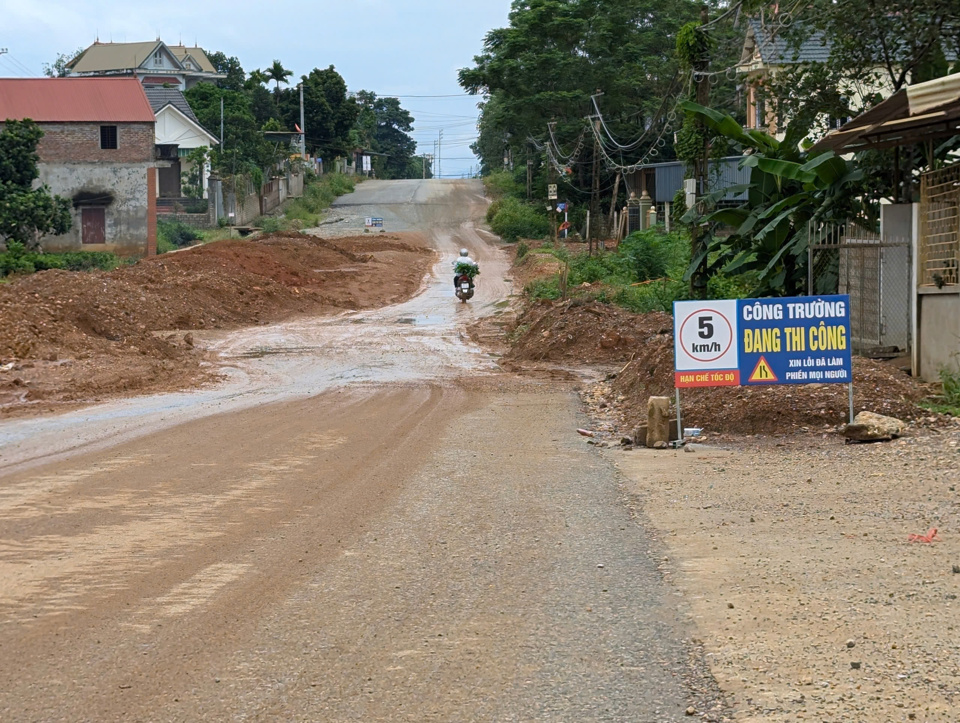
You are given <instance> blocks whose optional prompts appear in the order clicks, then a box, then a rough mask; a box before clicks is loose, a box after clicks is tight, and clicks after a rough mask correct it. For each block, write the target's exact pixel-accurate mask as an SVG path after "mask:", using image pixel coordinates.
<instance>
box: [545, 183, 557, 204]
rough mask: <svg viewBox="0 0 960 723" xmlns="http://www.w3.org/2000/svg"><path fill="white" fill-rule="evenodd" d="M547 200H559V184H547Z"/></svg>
mask: <svg viewBox="0 0 960 723" xmlns="http://www.w3.org/2000/svg"><path fill="white" fill-rule="evenodd" d="M547 200H548V201H556V200H557V184H556V183H551V184H549V185H547Z"/></svg>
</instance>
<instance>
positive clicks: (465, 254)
mask: <svg viewBox="0 0 960 723" xmlns="http://www.w3.org/2000/svg"><path fill="white" fill-rule="evenodd" d="M460 255H461V256H469V255H470V252H469V251H467V250H466V249H460Z"/></svg>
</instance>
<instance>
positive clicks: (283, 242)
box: [0, 233, 435, 414]
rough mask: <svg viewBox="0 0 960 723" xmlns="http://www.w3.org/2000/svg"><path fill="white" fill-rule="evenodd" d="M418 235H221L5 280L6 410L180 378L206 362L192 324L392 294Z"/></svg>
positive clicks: (404, 276)
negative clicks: (98, 265) (129, 258)
mask: <svg viewBox="0 0 960 723" xmlns="http://www.w3.org/2000/svg"><path fill="white" fill-rule="evenodd" d="M420 241H421V239H420V238H419V237H417V236H416V235H403V236H400V235H390V236H378V237H376V238H371V237H358V238H344V239H337V240H336V241H330V240H327V239H320V238H316V237H314V236H307V235H304V234H289V233H287V234H274V235H271V236H267V237H264V238H260V239H256V240H245V241H221V242H217V243H211V244H207V245H205V246H199V247H196V248H193V249H189V250H186V251H182V252H177V253H171V254H164V255H162V256H157V257H154V258H150V259H144V260H142V261H140V262H138V263H137V264H136V265H134V266H130V267H122V268H119V269H116V270H114V271H110V272H92V273H76V272H67V271H45V272H41V273H38V274H33V275H31V276H26V277H23V278H19V279H16V280H14V281H12V282H10V283H8V284H4V285H2V286H0V318H2V319H3V323H2V325H0V414H10V413H12V412H15V411H23V410H24V409H25V408H26V409H30V408H34V407H37V406H38V405H37V402H39V401H43V402H46V403H47V406H49V403H50V402H60V401H80V400H83V401H88V400H95V399H99V398H101V397H103V396H107V395H114V394H118V393H119V394H122V393H126V392H134V391H136V392H146V391H160V390H168V389H179V388H183V387H186V386H189V385H192V384H195V383H197V382H198V381H200V380H202V379H203V378H204V376H205V375H206V374H208V373H209V371H210V366H211V365H210V364H204V354H203V352H202V351H201V350H198V349H196V348H194V346H193V343H192V335H190V334H182V333H173V332H177V331H178V330H179V331H183V330H197V329H229V328H236V327H241V326H247V325H251V324H257V323H267V322H273V321H279V320H282V319H285V318H288V317H290V316H293V315H296V314H322V313H329V312H338V311H342V310H347V309H364V308H372V307H377V306H382V305H385V304H390V303H396V302H398V301H401V300H404V299H406V298H409V297H410V296H412V295H413V294H414V293H416V291H417V290H418V289H419V288H420V285H421V283H422V281H423V277H424V275H425V274H426V273H427V272H428V271H429V268H430V266H431V265H432V263H433V261H434V258H435V256H434V252H433V251H431V250H430V249H428V248H425V247H424V246H421V245H418V243H419V242H420Z"/></svg>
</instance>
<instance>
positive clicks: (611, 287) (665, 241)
mask: <svg viewBox="0 0 960 723" xmlns="http://www.w3.org/2000/svg"><path fill="white" fill-rule="evenodd" d="M528 253H531V254H532V253H549V254H552V255H553V256H556V257H557V258H559V259H560V260H561V261H564V262H565V263H566V264H567V268H568V276H567V288H568V289H569V290H570V291H571V293H572V294H574V295H584V296H590V297H592V298H595V299H596V300H597V301H600V302H602V303H608V304H616V305H618V306H622V307H624V308H626V309H629V310H630V311H633V312H636V313H647V312H651V311H663V312H666V313H672V311H673V302H674V301H680V300H683V299H686V298H689V284H688V283H687V282H686V281H684V274H685V272H686V270H687V267H688V266H689V263H690V241H689V238H688V237H687V235H686V233H685V232H673V233H669V234H668V233H664V232H663V231H662V230H661V229H650V230H647V231H639V232H637V233H634V234H631V235H630V236H628V237H627V238H625V239H624V240H623V241H622V242H621V243H620V245H619V247H618V248H617V249H615V250H614V251H611V252H608V253H601V254H595V255H593V256H590V255H589V254H588V253H586V252H585V251H584V252H582V253H577V254H574V255H571V254H569V253H568V251H567V249H566V248H565V247H560V248H554V247H553V246H552V245H551V244H544V245H542V246H541V247H540V248H539V249H531V250H530V251H529V252H528ZM582 284H590V286H589V288H584V287H582V286H581V285H582ZM749 291H750V279H748V278H746V277H736V278H732V277H725V276H721V275H717V276H714V277H711V279H710V282H709V284H708V287H707V292H708V295H709V297H710V298H714V299H717V298H721V299H732V298H743V297H746V296H748V295H749ZM526 293H527V295H528V296H529V297H530V298H532V299H559V298H560V296H561V289H560V280H559V278H558V277H556V276H554V277H551V278H542V279H536V280H534V281H532V282H531V283H530V284H528V285H527V288H526Z"/></svg>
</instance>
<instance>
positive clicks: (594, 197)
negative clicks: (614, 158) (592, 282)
mask: <svg viewBox="0 0 960 723" xmlns="http://www.w3.org/2000/svg"><path fill="white" fill-rule="evenodd" d="M598 92H599V91H598ZM593 125H594V128H595V129H596V133H594V134H593V191H592V192H591V194H590V215H591V216H593V218H599V217H600V140H599V138H600V119H599V118H598V119H596V120H595V121H594V122H593ZM597 248H598V249H599V248H600V241H599V239H598V240H597ZM590 254H591V255H592V254H593V239H591V240H590Z"/></svg>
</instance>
